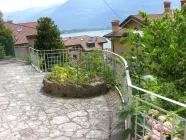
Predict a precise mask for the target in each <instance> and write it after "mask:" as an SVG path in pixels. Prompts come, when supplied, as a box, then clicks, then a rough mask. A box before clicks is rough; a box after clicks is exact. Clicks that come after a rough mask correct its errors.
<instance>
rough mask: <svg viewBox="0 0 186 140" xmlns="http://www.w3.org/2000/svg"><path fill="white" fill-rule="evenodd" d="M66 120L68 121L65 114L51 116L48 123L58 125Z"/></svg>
mask: <svg viewBox="0 0 186 140" xmlns="http://www.w3.org/2000/svg"><path fill="white" fill-rule="evenodd" d="M66 122H69V119H68V118H67V117H66V116H58V117H53V118H52V120H51V121H50V124H51V125H58V124H62V123H66Z"/></svg>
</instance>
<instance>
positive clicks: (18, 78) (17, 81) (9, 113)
mask: <svg viewBox="0 0 186 140" xmlns="http://www.w3.org/2000/svg"><path fill="white" fill-rule="evenodd" d="M2 63H5V62H3V61H0V71H1V73H0V79H1V80H0V140H91V139H95V140H103V139H105V140H107V139H108V138H109V135H110V133H109V128H110V123H111V122H110V121H111V120H110V113H111V109H112V108H110V106H109V105H108V99H107V96H105V95H102V96H98V97H93V98H88V99H87V98H84V99H67V98H57V97H52V96H49V95H48V94H45V93H44V92H43V90H42V87H43V85H42V80H43V78H44V77H45V74H42V73H37V72H36V71H35V69H34V68H33V67H32V66H30V65H25V63H22V62H18V61H14V60H11V61H6V63H7V64H5V65H1V64H2ZM108 96H109V95H108Z"/></svg>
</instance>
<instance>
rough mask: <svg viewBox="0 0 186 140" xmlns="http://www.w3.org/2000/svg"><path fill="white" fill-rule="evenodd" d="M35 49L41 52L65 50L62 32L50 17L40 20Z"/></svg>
mask: <svg viewBox="0 0 186 140" xmlns="http://www.w3.org/2000/svg"><path fill="white" fill-rule="evenodd" d="M37 22H38V26H37V35H36V36H35V47H36V49H39V50H52V49H63V48H64V45H63V41H62V39H61V37H60V31H59V29H58V27H57V25H55V24H54V21H53V20H52V19H51V18H48V17H41V18H40V19H38V21H37Z"/></svg>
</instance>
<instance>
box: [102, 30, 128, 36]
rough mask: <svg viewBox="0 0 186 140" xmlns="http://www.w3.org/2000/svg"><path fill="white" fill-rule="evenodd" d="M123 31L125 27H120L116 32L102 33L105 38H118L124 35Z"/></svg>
mask: <svg viewBox="0 0 186 140" xmlns="http://www.w3.org/2000/svg"><path fill="white" fill-rule="evenodd" d="M125 33H126V28H122V29H120V30H119V31H118V32H116V33H114V32H111V33H108V34H106V35H104V37H106V38H111V37H114V38H120V37H122V36H124V35H125Z"/></svg>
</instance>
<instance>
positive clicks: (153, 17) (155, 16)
mask: <svg viewBox="0 0 186 140" xmlns="http://www.w3.org/2000/svg"><path fill="white" fill-rule="evenodd" d="M164 14H165V13H162V14H148V17H149V19H156V18H162V17H163V15H164ZM169 14H170V15H171V16H173V15H174V14H175V10H170V12H169ZM133 16H134V17H136V18H138V19H139V20H141V21H143V20H144V19H143V18H142V17H141V15H139V14H137V15H133Z"/></svg>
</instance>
